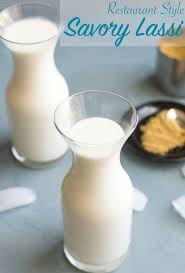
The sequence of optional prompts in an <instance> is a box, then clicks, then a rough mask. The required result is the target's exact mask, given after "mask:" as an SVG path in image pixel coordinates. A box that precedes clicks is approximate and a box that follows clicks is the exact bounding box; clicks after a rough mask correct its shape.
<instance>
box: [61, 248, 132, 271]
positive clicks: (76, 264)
mask: <svg viewBox="0 0 185 273" xmlns="http://www.w3.org/2000/svg"><path fill="white" fill-rule="evenodd" d="M64 254H65V256H66V258H67V260H68V261H69V262H70V263H71V264H72V265H73V266H74V267H76V268H78V269H80V270H82V271H85V272H93V273H96V272H98V273H101V272H102V273H105V272H112V271H114V270H116V269H117V268H118V267H120V265H121V264H122V263H123V261H124V260H125V258H126V256H127V253H125V254H124V255H123V256H121V257H120V258H119V259H116V260H115V261H113V262H111V263H109V264H105V265H91V264H85V263H83V262H81V261H78V260H76V259H75V258H73V257H72V256H71V254H70V253H69V252H68V250H67V249H66V247H64Z"/></svg>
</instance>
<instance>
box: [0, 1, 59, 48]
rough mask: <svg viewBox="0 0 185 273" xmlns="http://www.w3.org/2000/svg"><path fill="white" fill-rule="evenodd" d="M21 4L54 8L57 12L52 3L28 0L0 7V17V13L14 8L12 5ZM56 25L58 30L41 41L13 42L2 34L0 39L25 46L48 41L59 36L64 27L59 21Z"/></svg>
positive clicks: (17, 5)
mask: <svg viewBox="0 0 185 273" xmlns="http://www.w3.org/2000/svg"><path fill="white" fill-rule="evenodd" d="M21 6H40V7H44V8H49V9H51V10H54V11H56V14H57V8H55V6H54V5H52V4H49V3H48V4H43V3H37V2H32V3H31V2H30V3H17V4H13V5H10V6H8V7H7V8H5V9H2V10H1V11H0V17H1V15H2V14H3V13H4V12H6V11H8V10H9V9H11V8H14V7H21ZM38 17H39V16H37V18H38ZM48 21H49V19H48ZM50 21H51V20H50ZM56 26H57V27H58V30H59V31H58V33H57V34H55V35H53V36H51V37H50V38H48V39H45V40H41V41H38V42H30V43H27V42H26V43H25V42H15V41H13V40H10V39H6V38H4V37H3V35H2V34H0V39H1V40H3V41H5V42H8V43H11V44H14V45H25V46H28V45H37V44H42V43H45V42H49V41H50V40H53V39H55V38H56V37H59V36H60V34H61V32H62V30H63V29H64V26H63V27H62V23H61V22H60V21H59V22H58V23H57V24H56Z"/></svg>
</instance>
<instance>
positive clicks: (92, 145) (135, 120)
mask: <svg viewBox="0 0 185 273" xmlns="http://www.w3.org/2000/svg"><path fill="white" fill-rule="evenodd" d="M90 93H92V94H93V93H94V94H108V95H112V96H114V97H117V98H119V99H121V100H122V101H124V102H126V103H127V104H128V105H129V106H130V108H131V109H132V111H133V115H134V122H133V124H132V125H131V127H130V134H127V135H123V136H122V137H120V138H118V139H116V140H114V141H106V142H104V143H86V142H84V141H77V140H75V139H74V138H71V137H69V136H68V134H67V133H64V132H63V131H62V130H61V129H60V128H59V127H58V125H57V121H56V115H57V112H58V110H59V109H60V108H61V107H64V106H65V104H66V103H67V102H69V101H71V100H72V99H73V98H75V97H78V96H81V95H84V94H90ZM137 122H138V115H137V111H136V109H135V107H134V106H133V104H132V103H131V102H130V101H129V100H128V99H126V98H125V97H123V96H121V95H119V94H117V93H114V92H111V91H100V90H85V91H80V92H78V93H75V94H73V95H71V96H69V97H67V98H66V99H65V100H63V101H62V102H61V103H59V105H58V106H57V108H56V109H55V112H54V125H55V127H56V129H57V131H58V132H59V133H60V134H61V135H62V136H63V137H64V138H65V139H66V140H69V141H70V142H72V143H75V144H79V145H86V146H91V147H95V146H102V145H109V144H113V143H115V142H116V143H117V142H122V141H123V140H124V139H125V138H126V139H128V137H129V136H130V135H131V134H132V133H133V131H134V129H135V128H136V126H137ZM121 128H122V127H121Z"/></svg>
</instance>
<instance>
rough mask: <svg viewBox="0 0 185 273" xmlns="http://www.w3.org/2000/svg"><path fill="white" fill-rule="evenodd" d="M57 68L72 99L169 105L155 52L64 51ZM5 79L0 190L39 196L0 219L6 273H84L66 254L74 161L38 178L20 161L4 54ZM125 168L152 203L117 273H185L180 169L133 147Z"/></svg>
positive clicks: (0, 95) (137, 220)
mask: <svg viewBox="0 0 185 273" xmlns="http://www.w3.org/2000/svg"><path fill="white" fill-rule="evenodd" d="M56 62H57V66H58V68H59V70H61V71H63V74H64V75H65V76H66V79H67V80H68V83H69V86H70V90H71V93H75V92H77V91H80V90H85V89H100V90H111V91H115V92H117V93H119V94H121V95H123V96H125V97H127V98H129V99H131V101H132V102H133V103H134V105H137V104H139V103H142V102H144V101H148V100H152V99H161V98H163V99H167V96H166V95H165V94H163V93H162V92H161V91H160V90H159V89H158V88H157V86H156V85H155V84H154V80H153V77H152V74H153V72H154V66H155V49H154V48H134V47H133V48H127V49H124V48H111V47H110V48H103V47H102V48H74V47H71V48H60V47H58V48H57V50H56ZM0 71H1V72H0V189H5V188H7V187H11V186H24V187H30V188H32V189H33V190H34V191H36V193H37V196H38V200H37V202H36V203H35V204H34V205H32V206H30V207H25V208H22V209H17V210H14V211H11V212H8V213H4V214H1V215H0V272H2V273H26V272H29V273H42V272H44V273H61V272H62V273H74V272H79V271H78V270H76V269H75V268H73V267H72V266H71V265H70V264H69V263H68V262H67V261H66V259H65V258H64V256H63V254H62V221H61V209H60V186H61V183H62V179H63V177H64V175H65V174H66V173H67V170H68V169H69V167H70V165H71V161H72V157H71V153H70V152H68V153H67V154H66V156H65V157H64V158H63V160H62V161H60V162H58V163H57V164H56V165H55V166H52V167H51V168H49V169H45V170H39V171H34V170H29V169H25V168H23V167H21V166H20V165H19V164H17V163H16V162H15V161H14V159H13V158H12V156H11V154H10V149H9V148H10V147H9V146H10V145H9V141H10V135H9V126H8V120H7V113H6V107H5V101H4V95H5V86H6V84H7V81H8V79H9V78H10V76H11V71H12V64H11V58H10V54H9V53H8V51H7V50H6V49H5V48H4V47H3V46H0ZM181 101H182V100H181ZM121 161H122V164H123V166H124V168H125V169H126V170H127V172H128V173H129V175H130V177H131V178H132V181H133V184H134V185H135V186H136V187H137V188H139V189H141V190H142V191H143V192H145V193H146V194H147V196H148V198H149V203H148V206H147V208H146V210H145V211H144V212H143V213H138V214H134V218H133V236H132V245H131V248H130V252H129V256H128V258H127V260H126V261H125V263H124V264H123V265H122V267H121V268H120V269H119V270H118V271H117V272H118V273H122V272H124V273H133V272H134V273H144V272H150V273H174V272H181V273H184V272H185V222H184V221H183V220H181V218H180V217H179V216H177V215H176V213H175V212H174V211H173V209H172V208H171V201H172V200H173V199H174V198H177V197H178V196H180V195H182V194H185V179H184V178H183V177H182V176H181V174H180V167H181V164H162V163H160V164H158V163H152V162H150V161H147V160H144V159H143V158H141V157H139V156H138V155H136V154H135V153H134V152H133V151H132V149H131V148H129V147H128V146H127V147H125V148H124V149H123V153H122V154H121Z"/></svg>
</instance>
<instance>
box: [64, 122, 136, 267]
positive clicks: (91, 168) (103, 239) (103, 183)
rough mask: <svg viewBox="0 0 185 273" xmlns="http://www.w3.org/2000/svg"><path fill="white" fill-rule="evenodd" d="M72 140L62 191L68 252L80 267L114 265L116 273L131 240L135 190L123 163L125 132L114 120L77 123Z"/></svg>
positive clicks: (66, 248) (70, 133)
mask: <svg viewBox="0 0 185 273" xmlns="http://www.w3.org/2000/svg"><path fill="white" fill-rule="evenodd" d="M69 137H70V138H71V139H73V140H74V141H76V144H74V142H72V143H71V145H72V149H73V151H74V153H75V159H74V164H73V166H72V169H71V171H70V172H69V174H68V175H67V176H66V178H65V179H64V183H63V187H62V206H63V219H64V244H65V252H66V255H67V257H68V259H69V260H70V261H71V262H72V263H73V264H75V263H76V262H77V264H76V265H77V267H78V266H79V264H78V263H83V264H87V265H90V266H101V265H102V266H104V265H108V264H110V265H112V267H111V266H110V270H112V269H114V267H117V266H118V265H119V263H120V262H121V261H122V260H123V259H124V257H125V256H126V253H127V250H128V247H129V244H130V239H131V223H132V207H133V206H132V202H133V200H132V185H131V182H130V179H129V177H128V175H127V174H126V172H125V171H124V170H123V168H122V166H121V164H120V150H121V147H122V144H123V139H124V132H123V130H122V128H121V127H120V126H119V125H118V124H117V123H116V122H114V121H112V120H109V119H105V118H89V119H84V120H81V121H79V122H77V123H76V124H75V125H74V126H73V127H72V128H71V130H70V131H69ZM80 143H81V144H80ZM82 143H84V144H82ZM71 257H72V258H71ZM74 260H75V262H74ZM94 270H95V271H96V269H95V268H94Z"/></svg>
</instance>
